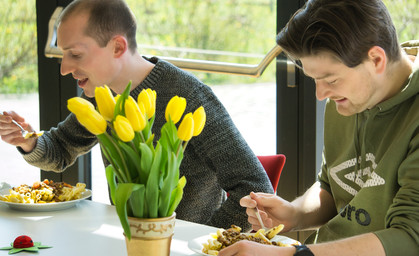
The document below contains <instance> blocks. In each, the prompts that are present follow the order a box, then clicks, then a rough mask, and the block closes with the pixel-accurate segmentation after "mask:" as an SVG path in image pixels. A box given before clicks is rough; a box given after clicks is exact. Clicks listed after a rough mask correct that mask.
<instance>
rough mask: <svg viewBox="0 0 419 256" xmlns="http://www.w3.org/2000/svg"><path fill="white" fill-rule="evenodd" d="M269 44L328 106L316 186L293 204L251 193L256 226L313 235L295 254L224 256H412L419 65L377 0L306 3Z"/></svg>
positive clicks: (262, 250)
mask: <svg viewBox="0 0 419 256" xmlns="http://www.w3.org/2000/svg"><path fill="white" fill-rule="evenodd" d="M277 43H278V45H279V46H281V48H282V49H283V50H284V52H285V53H286V54H287V55H288V56H289V58H290V59H292V60H294V62H295V63H296V64H297V65H299V66H300V68H301V69H302V70H303V71H304V73H305V74H306V75H307V76H309V77H312V78H313V79H314V81H315V83H316V97H317V99H318V100H327V103H326V110H325V121H324V150H323V163H322V168H321V171H320V172H319V180H318V182H316V183H315V184H314V185H313V186H312V187H311V188H310V189H308V190H307V192H306V193H305V194H304V195H303V196H301V197H299V198H297V199H296V200H294V201H292V202H288V201H286V200H284V199H282V198H280V197H278V196H275V195H268V194H264V193H251V195H250V198H249V197H244V198H242V200H241V205H242V206H243V207H247V208H249V209H247V214H248V215H249V218H248V219H249V222H250V223H251V224H252V225H253V228H254V229H256V230H257V229H259V228H260V225H259V224H258V221H257V219H256V217H255V215H254V211H252V210H251V208H254V207H256V206H257V207H258V208H259V210H260V213H261V216H262V219H263V221H264V224H265V226H267V227H272V226H276V225H278V224H284V225H285V228H284V230H283V231H284V232H287V231H296V230H307V229H316V230H317V232H315V233H314V234H312V236H310V237H309V238H308V240H307V241H306V244H307V245H306V246H302V247H299V248H297V249H296V248H293V247H277V246H266V245H261V244H257V243H252V242H239V243H236V244H234V245H232V246H229V247H227V248H226V249H224V250H222V251H221V252H220V254H219V256H226V255H227V256H228V255H236V256H238V255H265V256H268V255H316V256H318V255H339V256H345V255H351V256H352V255H368V256H371V255H403V256H407V255H416V256H417V255H419V96H418V95H419V94H418V93H419V61H415V62H412V60H411V59H410V57H409V56H408V55H407V54H405V53H404V52H403V51H402V49H401V47H400V44H399V42H398V39H397V35H396V31H395V28H394V25H393V23H392V20H391V17H390V15H389V13H388V11H387V9H386V7H385V5H384V4H383V2H382V1H381V0H357V1H347V0H335V1H331V0H311V1H308V2H307V3H306V5H305V6H304V7H303V8H302V9H300V10H299V11H297V12H296V13H295V14H294V16H293V17H292V18H291V19H290V21H289V23H288V24H287V25H286V27H285V28H284V29H283V30H282V31H281V32H280V33H279V34H278V37H277Z"/></svg>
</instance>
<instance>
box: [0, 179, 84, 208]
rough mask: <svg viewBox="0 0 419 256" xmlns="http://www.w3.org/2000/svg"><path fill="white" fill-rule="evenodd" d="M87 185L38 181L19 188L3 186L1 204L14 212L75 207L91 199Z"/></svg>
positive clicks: (0, 196) (0, 192)
mask: <svg viewBox="0 0 419 256" xmlns="http://www.w3.org/2000/svg"><path fill="white" fill-rule="evenodd" d="M91 195H92V192H91V190H89V189H86V184H84V183H77V184H76V185H74V186H72V185H70V184H68V183H65V182H54V181H52V180H47V179H46V180H44V181H36V182H34V183H33V185H32V186H28V185H26V184H22V185H20V186H17V187H10V186H9V187H7V186H3V187H2V189H1V190H0V204H5V205H7V206H8V207H9V208H11V209H14V210H24V211H55V210H63V209H67V208H69V207H72V206H75V205H76V204H77V203H78V202H79V201H80V200H84V199H86V198H89V197H91Z"/></svg>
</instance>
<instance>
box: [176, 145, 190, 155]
mask: <svg viewBox="0 0 419 256" xmlns="http://www.w3.org/2000/svg"><path fill="white" fill-rule="evenodd" d="M188 142H189V141H185V144H184V145H182V142H181V143H179V147H178V148H177V150H176V157H178V156H179V153H180V149H181V148H182V153H184V152H185V149H186V146H187V145H188Z"/></svg>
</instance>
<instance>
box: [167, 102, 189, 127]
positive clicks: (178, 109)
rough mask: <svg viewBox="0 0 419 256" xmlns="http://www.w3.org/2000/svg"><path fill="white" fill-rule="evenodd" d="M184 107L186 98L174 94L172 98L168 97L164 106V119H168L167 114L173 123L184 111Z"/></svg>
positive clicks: (177, 120)
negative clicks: (168, 99) (167, 101)
mask: <svg viewBox="0 0 419 256" xmlns="http://www.w3.org/2000/svg"><path fill="white" fill-rule="evenodd" d="M185 109H186V99H185V98H182V97H179V96H174V97H173V98H172V99H170V101H169V103H167V106H166V113H165V117H166V121H169V116H170V118H171V119H172V121H173V123H175V124H176V123H177V122H179V120H180V118H181V117H182V115H183V112H185Z"/></svg>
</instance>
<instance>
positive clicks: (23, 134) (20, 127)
mask: <svg viewBox="0 0 419 256" xmlns="http://www.w3.org/2000/svg"><path fill="white" fill-rule="evenodd" d="M12 122H13V123H14V124H15V125H16V126H17V127H19V129H20V130H21V131H22V137H23V138H26V135H28V133H29V132H28V131H27V130H25V129H23V127H22V126H21V125H20V124H19V123H18V122H16V121H15V120H14V119H12Z"/></svg>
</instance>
